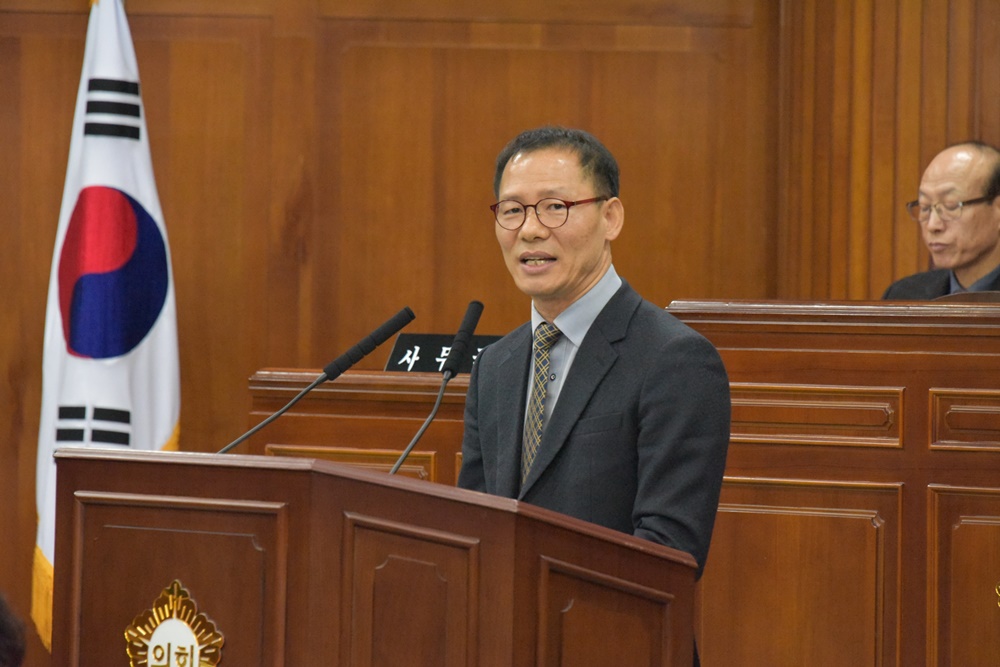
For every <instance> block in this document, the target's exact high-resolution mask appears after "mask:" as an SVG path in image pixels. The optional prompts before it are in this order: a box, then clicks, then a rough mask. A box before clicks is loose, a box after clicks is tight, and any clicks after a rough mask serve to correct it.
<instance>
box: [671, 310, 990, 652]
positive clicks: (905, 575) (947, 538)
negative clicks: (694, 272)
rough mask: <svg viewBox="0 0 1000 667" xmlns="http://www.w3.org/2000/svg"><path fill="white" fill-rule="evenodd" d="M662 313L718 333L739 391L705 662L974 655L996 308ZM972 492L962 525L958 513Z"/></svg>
mask: <svg viewBox="0 0 1000 667" xmlns="http://www.w3.org/2000/svg"><path fill="white" fill-rule="evenodd" d="M669 310H670V312H672V313H674V314H675V315H676V316H677V317H679V318H680V319H682V320H683V321H685V322H687V323H688V324H689V325H690V326H692V327H694V328H695V329H697V330H698V331H700V332H701V333H702V334H703V335H705V336H706V337H707V338H708V339H709V340H711V341H712V342H713V343H714V344H715V345H716V347H717V348H718V349H719V351H720V354H721V355H722V357H723V360H724V362H725V364H726V369H727V371H728V372H729V377H730V382H731V385H732V390H733V426H732V441H731V446H730V450H729V457H728V460H727V466H726V483H725V485H724V487H723V493H722V502H721V506H720V510H719V518H718V529H717V531H716V533H715V536H714V538H713V542H712V552H711V555H710V557H709V562H708V565H707V567H706V570H705V576H704V577H703V579H702V581H701V605H700V614H699V618H698V624H699V635H700V638H701V643H700V646H701V647H702V653H703V655H704V657H705V663H706V664H768V665H801V664H810V665H846V664H851V665H925V664H926V665H938V664H940V665H948V664H952V665H953V664H969V665H973V664H986V662H983V660H987V661H988V658H987V657H986V656H987V655H988V651H987V652H986V653H984V650H986V648H985V646H982V645H977V644H981V642H978V641H975V640H974V639H973V638H975V637H978V638H981V639H989V638H990V637H993V636H994V635H996V634H997V630H996V629H995V628H997V627H1000V608H998V607H997V605H996V604H995V603H996V599H993V600H992V601H993V603H994V604H993V607H992V608H991V609H989V610H987V608H986V607H984V606H983V605H982V604H981V603H982V601H983V599H986V598H989V597H990V595H989V594H992V596H993V598H996V597H997V593H996V586H997V584H998V583H1000V573H998V571H996V568H995V561H994V562H993V563H989V561H988V559H989V558H991V556H990V554H991V553H992V550H990V549H986V548H984V544H986V543H990V541H991V540H993V541H995V542H993V543H998V544H1000V511H998V507H997V505H996V501H995V498H996V497H998V496H997V494H1000V448H998V446H997V442H998V439H1000V391H998V390H1000V308H998V307H997V306H995V305H985V304H922V303H893V304H888V303H881V302H879V303H843V304H834V303H751V302H726V303H723V302H675V303H673V304H671V306H670V308H669ZM970 495H971V497H975V498H977V499H978V500H979V502H978V503H973V505H974V508H975V510H976V511H975V512H972V511H971V510H970V515H972V514H974V516H975V519H974V520H967V519H968V517H960V516H959V515H958V513H957V510H956V509H955V508H956V507H958V506H960V505H961V504H962V503H961V502H960V501H959V500H958V499H966V500H965V504H966V505H969V501H968V500H967V498H968V497H970ZM986 499H992V501H991V502H987V500H986ZM852 519H853V520H852ZM971 524H974V525H975V529H974V530H973V529H970V528H969V527H966V528H964V532H963V529H962V528H961V527H962V526H969V525H971ZM859 526H865V527H866V528H864V529H862V528H859ZM929 526H930V528H929ZM973 589H974V590H976V591H978V595H976V596H973V595H971V594H969V595H960V594H958V593H959V592H961V593H966V592H968V591H970V590H973ZM748 619H749V621H748ZM958 619H960V620H961V622H957V621H958ZM973 619H976V620H975V621H974V620H973ZM991 624H992V625H991ZM989 650H992V649H989ZM973 656H978V658H976V659H975V660H972V657H973ZM734 659H735V662H733V660H734ZM956 660H957V662H956ZM970 660H971V661H970Z"/></svg>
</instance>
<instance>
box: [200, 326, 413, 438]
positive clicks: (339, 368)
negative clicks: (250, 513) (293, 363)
mask: <svg viewBox="0 0 1000 667" xmlns="http://www.w3.org/2000/svg"><path fill="white" fill-rule="evenodd" d="M414 317H416V316H415V315H414V314H413V311H412V310H410V309H409V307H404V308H403V309H402V310H401V311H399V312H398V313H396V314H395V315H393V316H392V317H390V318H389V319H388V320H386V321H385V322H384V323H383V324H382V326H380V327H379V328H378V329H376V330H375V331H373V332H371V333H370V334H368V335H367V336H365V337H364V338H362V339H361V340H360V341H358V343H357V344H356V345H355V346H354V347H352V348H351V349H349V350H348V351H347V352H345V353H344V354H342V355H340V356H339V357H337V358H336V359H334V360H333V361H331V362H330V363H329V364H327V365H326V367H325V368H323V372H322V373H320V374H319V377H317V378H316V379H315V380H313V381H312V382H311V383H310V384H309V386H308V387H306V388H305V389H303V390H302V391H300V392H299V393H298V394H297V395H296V396H295V398H293V399H292V400H290V401H289V402H288V403H287V404H286V405H285V407H283V408H281V409H280V410H278V411H277V412H275V413H274V414H272V415H271V416H270V417H268V418H267V419H265V420H264V421H262V422H261V423H259V424H257V425H256V426H254V427H253V428H252V429H250V430H249V431H247V432H246V433H244V434H243V435H241V436H240V437H238V438H236V439H235V440H233V441H232V442H231V443H229V444H228V445H226V446H225V447H223V448H222V449H220V450H219V452H218V453H219V454H225V453H226V452H228V451H229V450H230V449H232V448H233V447H235V446H236V445H238V444H240V443H241V442H243V441H244V440H246V439H247V438H249V437H250V436H251V435H253V434H254V433H256V432H257V431H259V430H261V429H262V428H264V427H265V426H267V425H268V424H270V423H271V422H273V421H274V420H275V419H277V418H278V417H280V416H281V415H283V414H285V412H287V411H288V409H289V408H291V407H292V406H293V405H295V404H296V403H298V402H299V399H301V398H302V397H303V396H305V395H306V394H308V393H309V392H310V391H312V390H313V389H315V388H316V387H317V386H319V385H321V384H323V383H324V382H328V381H330V380H334V379H336V378H338V377H339V376H340V374H341V373H343V372H344V371H346V370H347V369H348V368H350V367H351V366H353V365H354V364H356V363H358V362H359V361H361V360H362V359H363V358H364V357H365V355H367V354H368V353H370V352H371V351H372V350H374V349H375V348H376V347H378V346H379V345H381V344H382V343H384V342H385V341H387V340H389V338H391V337H392V336H393V335H395V334H396V332H397V331H399V330H400V329H402V328H403V327H405V326H406V325H407V324H409V323H410V322H412V321H413V318H414Z"/></svg>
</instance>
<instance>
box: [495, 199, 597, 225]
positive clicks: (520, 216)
mask: <svg viewBox="0 0 1000 667" xmlns="http://www.w3.org/2000/svg"><path fill="white" fill-rule="evenodd" d="M606 199H608V198H607V197H591V198H590V199H578V200H577V201H566V200H565V199H557V198H556V197H546V198H545V199H539V200H538V201H537V202H535V203H534V204H522V203H521V202H519V201H517V200H516V199H504V200H503V201H498V202H497V203H496V204H493V205H492V206H490V210H491V211H493V217H495V218H496V219H497V224H498V225H500V226H501V227H503V228H504V229H507V230H510V231H514V230H515V229H520V228H521V225H523V224H524V221H525V220H527V219H528V209H529V208H533V209H535V217H537V218H538V222H540V223H542V224H543V225H545V226H546V227H548V228H549V229H555V228H556V227H562V226H563V225H565V224H566V221H567V220H569V210H570V209H571V208H573V207H574V206H579V205H581V204H591V203H593V202H595V201H605V200H606Z"/></svg>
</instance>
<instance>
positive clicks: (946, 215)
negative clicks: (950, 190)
mask: <svg viewBox="0 0 1000 667" xmlns="http://www.w3.org/2000/svg"><path fill="white" fill-rule="evenodd" d="M995 198H996V197H976V198H975V199H966V200H965V201H957V202H943V201H941V202H938V203H936V204H921V203H920V200H918V199H915V200H913V201H908V202H906V212H907V213H909V214H910V217H911V218H913V219H914V220H916V221H917V222H927V221H928V220H930V219H931V210H932V209H933V210H934V211H936V212H937V214H938V218H940V219H941V220H942V221H944V222H955V221H956V220H958V219H959V218H961V217H962V209H964V208H965V207H966V206H972V205H973V204H982V203H984V202H988V201H993V200H994V199H995Z"/></svg>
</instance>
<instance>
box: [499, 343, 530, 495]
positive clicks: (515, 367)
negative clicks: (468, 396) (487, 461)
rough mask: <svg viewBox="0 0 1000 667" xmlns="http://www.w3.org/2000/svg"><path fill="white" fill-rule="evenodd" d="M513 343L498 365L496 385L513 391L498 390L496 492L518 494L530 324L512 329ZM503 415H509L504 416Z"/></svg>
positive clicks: (528, 363) (526, 389)
mask: <svg viewBox="0 0 1000 667" xmlns="http://www.w3.org/2000/svg"><path fill="white" fill-rule="evenodd" d="M510 343H511V344H510V345H509V346H508V347H507V349H506V350H505V351H504V356H503V358H501V359H500V361H499V363H498V368H497V375H498V377H497V386H498V387H511V388H512V390H511V391H500V392H498V393H497V395H496V396H497V399H496V400H497V404H496V406H495V410H496V412H495V413H494V414H496V415H500V419H499V424H498V425H497V430H498V433H497V479H496V483H497V495H500V496H505V497H507V498H515V497H517V492H518V489H519V488H520V486H521V439H522V434H523V432H524V409H525V405H526V401H527V400H528V367H529V365H530V361H531V325H530V324H527V325H524V326H522V327H520V328H518V329H516V330H514V331H513V332H512V338H511V341H510ZM503 415H510V417H511V418H508V419H505V418H504V417H503Z"/></svg>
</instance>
